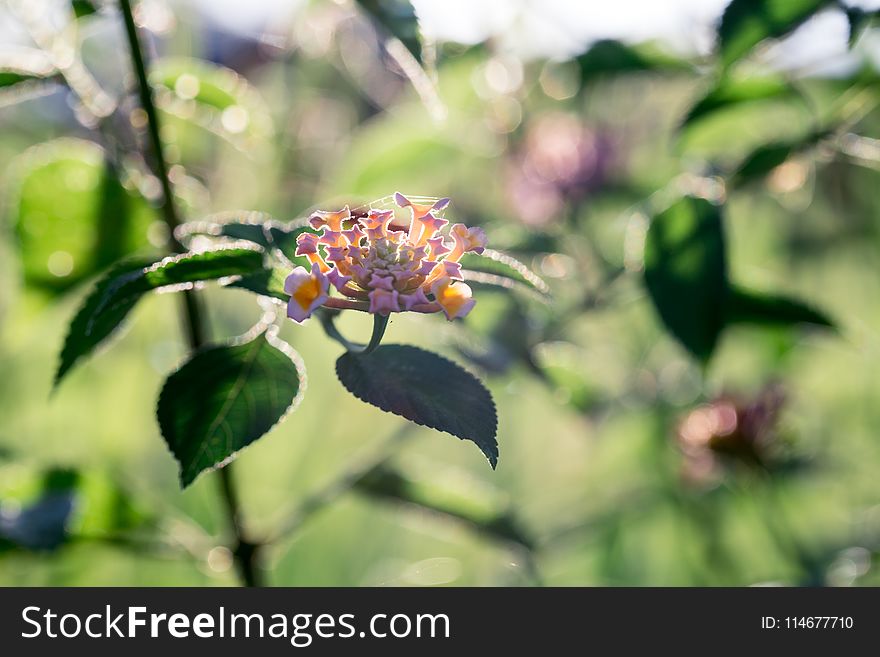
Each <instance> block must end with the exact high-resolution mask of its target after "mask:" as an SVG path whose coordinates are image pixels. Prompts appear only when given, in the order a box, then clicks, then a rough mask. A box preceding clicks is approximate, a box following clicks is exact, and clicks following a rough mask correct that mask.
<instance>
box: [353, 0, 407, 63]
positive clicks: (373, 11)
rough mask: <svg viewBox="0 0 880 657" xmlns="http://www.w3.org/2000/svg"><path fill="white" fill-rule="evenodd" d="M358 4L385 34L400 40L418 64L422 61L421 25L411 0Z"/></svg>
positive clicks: (367, 0)
mask: <svg viewBox="0 0 880 657" xmlns="http://www.w3.org/2000/svg"><path fill="white" fill-rule="evenodd" d="M357 4H358V5H360V7H361V8H362V9H363V10H364V11H365V12H366V13H367V15H369V16H370V18H372V19H373V21H374V22H375V23H376V24H377V25H379V26H381V28H382V29H383V30H384V31H385V32H387V33H388V34H390V35H392V36H394V37H396V38H398V39H400V41H401V42H402V43H403V45H405V46H406V49H407V50H409V51H410V53H412V56H413V57H415V58H416V60H417V61H418V62H421V61H422V42H421V39H420V37H419V24H418V21H417V20H416V14H415V11H414V9H413V6H412V3H410V2H409V0H357Z"/></svg>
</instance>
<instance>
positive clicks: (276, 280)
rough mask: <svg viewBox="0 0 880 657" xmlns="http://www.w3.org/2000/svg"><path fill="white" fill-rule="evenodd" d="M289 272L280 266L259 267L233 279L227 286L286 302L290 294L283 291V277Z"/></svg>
mask: <svg viewBox="0 0 880 657" xmlns="http://www.w3.org/2000/svg"><path fill="white" fill-rule="evenodd" d="M289 273H290V271H289V270H286V269H281V268H280V267H274V268H272V269H261V270H260V271H256V272H254V273H252V274H246V275H245V276H242V277H241V278H238V279H236V280H234V281H233V282H231V283H230V284H229V287H239V288H242V289H244V290H250V291H251V292H256V293H257V294H261V295H263V296H264V297H273V298H275V299H280V300H281V301H285V302H286V301H288V300H289V299H290V295H289V294H287V292H285V291H284V279H286V278H287V275H288V274H289Z"/></svg>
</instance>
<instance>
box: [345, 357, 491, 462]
mask: <svg viewBox="0 0 880 657" xmlns="http://www.w3.org/2000/svg"><path fill="white" fill-rule="evenodd" d="M336 375H337V376H338V377H339V380H340V381H341V382H342V385H344V386H345V388H346V389H347V390H348V391H349V392H350V393H351V394H353V395H354V396H355V397H357V398H358V399H360V400H361V401H364V402H366V403H368V404H372V405H373V406H376V407H378V408H381V409H382V410H383V411H387V412H389V413H394V414H395V415H400V416H402V417H405V418H406V419H407V420H410V421H412V422H415V423H416V424H420V425H422V426H426V427H430V428H432V429H437V430H439V431H445V432H447V433H450V434H452V435H453V436H457V437H458V438H461V439H462V440H470V441H473V442H474V443H476V445H477V447H479V448H480V450H481V451H482V452H483V454H485V456H486V458H487V459H488V460H489V463H490V464H491V465H492V467H493V468H494V467H495V466H496V464H497V463H498V443H497V441H496V440H495V432H496V429H497V426H498V419H497V416H496V414H495V403H494V402H493V401H492V396H491V395H490V394H489V391H488V390H486V388H485V387H484V386H483V384H482V383H480V381H479V380H478V379H477V378H476V377H475V376H473V375H472V374H470V373H469V372H467V371H466V370H464V369H462V368H461V367H459V366H458V365H456V364H455V363H453V362H452V361H450V360H447V359H446V358H443V357H442V356H438V355H437V354H434V353H431V352H430V351H425V350H424V349H419V348H417V347H411V346H408V345H399V344H393V345H381V346H380V347H378V348H377V349H376V350H375V351H373V352H371V353H369V354H362V355H358V354H354V353H352V352H346V353H345V354H343V355H342V356H340V357H339V360H337V361H336Z"/></svg>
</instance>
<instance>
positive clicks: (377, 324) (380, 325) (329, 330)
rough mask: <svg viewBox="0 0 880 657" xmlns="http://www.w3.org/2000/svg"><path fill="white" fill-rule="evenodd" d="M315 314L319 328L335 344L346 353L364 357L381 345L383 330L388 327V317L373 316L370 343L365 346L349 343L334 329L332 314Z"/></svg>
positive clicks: (333, 316) (322, 312) (320, 312)
mask: <svg viewBox="0 0 880 657" xmlns="http://www.w3.org/2000/svg"><path fill="white" fill-rule="evenodd" d="M316 314H317V315H318V319H319V320H320V321H321V326H322V327H323V328H324V332H325V333H326V334H327V335H328V336H329V337H330V338H332V339H333V340H336V342H338V343H339V344H341V345H342V346H343V347H345V350H346V351H349V352H351V353H353V354H364V355H365V354H369V353H370V352H372V351H375V350H376V347H378V346H379V344H381V342H382V338H383V337H384V336H385V329H386V328H387V327H388V315H379V314H375V315H373V333H372V335H371V336H370V341H369V342H368V343H367V344H359V343H357V342H352V341H350V340H349V339H348V338H346V337H345V336H344V335H342V333H340V332H339V329H338V328H336V324H335V323H334V321H333V320H334V318H335V315H334V314H332V313H329V312H324V311H319V312H317V313H316Z"/></svg>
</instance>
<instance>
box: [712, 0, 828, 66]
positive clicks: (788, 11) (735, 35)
mask: <svg viewBox="0 0 880 657" xmlns="http://www.w3.org/2000/svg"><path fill="white" fill-rule="evenodd" d="M833 4H835V0H732V1H731V3H730V4H728V5H727V8H726V9H725V10H724V15H723V16H722V17H721V23H720V25H719V26H718V54H719V56H720V58H721V64H722V66H723V67H724V68H728V67H729V66H730V65H731V64H733V63H734V62H736V61H737V60H739V59H740V58H741V57H743V56H744V55H746V54H748V52H749V51H751V49H752V48H754V47H755V46H756V45H758V44H759V43H760V42H761V41H763V40H764V39H769V38H778V37H782V36H785V35H786V34H789V33H790V32H792V31H793V30H795V29H796V28H797V27H798V26H800V25H801V24H802V23H804V22H805V21H806V20H807V19H809V18H810V17H811V16H812V15H813V14H815V13H816V12H817V11H819V10H820V9H823V8H825V7H828V6H831V5H833Z"/></svg>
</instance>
